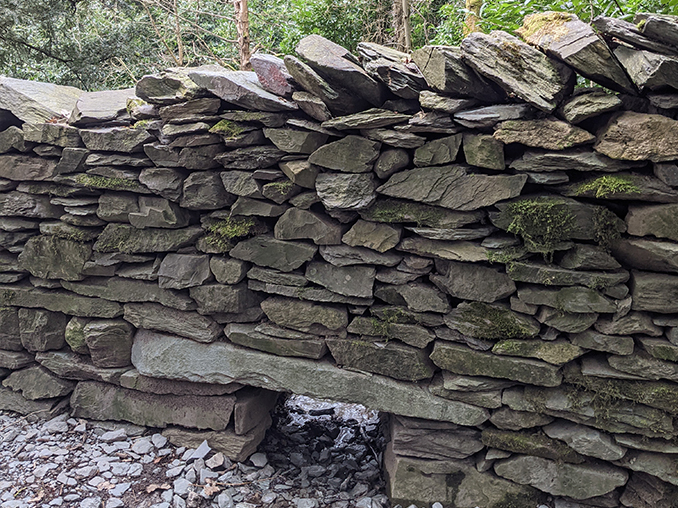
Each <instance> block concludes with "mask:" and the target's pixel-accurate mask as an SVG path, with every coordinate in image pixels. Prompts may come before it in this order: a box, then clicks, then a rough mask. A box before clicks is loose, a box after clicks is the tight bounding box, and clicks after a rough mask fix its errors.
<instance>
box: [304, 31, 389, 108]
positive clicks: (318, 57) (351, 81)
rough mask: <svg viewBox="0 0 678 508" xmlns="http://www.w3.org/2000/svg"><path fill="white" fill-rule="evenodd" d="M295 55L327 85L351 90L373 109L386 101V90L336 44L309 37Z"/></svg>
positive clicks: (317, 36) (313, 36) (312, 36)
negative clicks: (333, 84) (331, 84)
mask: <svg viewBox="0 0 678 508" xmlns="http://www.w3.org/2000/svg"><path fill="white" fill-rule="evenodd" d="M296 52H297V54H299V56H300V57H301V58H303V59H304V60H305V61H306V62H307V63H308V65H309V66H311V67H312V68H313V69H314V70H315V71H316V72H318V74H320V75H322V76H324V77H325V78H326V79H327V80H328V81H329V82H330V83H336V84H337V85H339V86H340V87H343V88H345V89H347V90H349V91H351V92H352V93H353V94H355V95H357V96H359V97H361V98H363V99H364V100H366V101H367V102H369V103H370V104H372V105H373V106H376V107H380V106H381V105H382V104H383V102H384V101H385V100H386V97H385V95H386V94H385V87H384V86H383V85H382V84H381V83H378V82H377V81H375V80H374V79H372V78H371V77H370V76H369V75H368V74H367V73H366V72H365V70H363V68H362V67H361V66H360V63H359V61H358V59H357V58H356V57H355V56H353V55H352V54H351V53H349V51H348V50H346V49H345V48H342V47H341V46H339V45H338V44H335V43H334V42H332V41H329V40H327V39H325V38H324V37H322V36H320V35H315V34H314V35H308V36H306V37H304V38H303V39H301V41H299V44H297V47H296ZM293 75H294V74H293Z"/></svg>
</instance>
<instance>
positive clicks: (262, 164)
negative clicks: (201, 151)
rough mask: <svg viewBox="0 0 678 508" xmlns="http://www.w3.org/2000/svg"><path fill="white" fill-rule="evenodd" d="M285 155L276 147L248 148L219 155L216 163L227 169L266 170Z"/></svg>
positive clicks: (215, 158) (215, 159) (216, 157)
mask: <svg viewBox="0 0 678 508" xmlns="http://www.w3.org/2000/svg"><path fill="white" fill-rule="evenodd" d="M285 155H286V153H285V152H283V151H282V150H279V149H278V148H276V147H274V146H247V147H242V148H236V149H235V150H230V151H228V152H223V153H219V154H218V155H216V156H215V157H214V161H216V162H218V163H220V164H221V165H222V166H224V167H225V168H227V169H250V170H251V169H265V168H270V167H271V166H274V165H275V164H276V163H278V161H280V159H282V158H283V157H284V156H285ZM189 169H190V168H189ZM204 169H209V168H204Z"/></svg>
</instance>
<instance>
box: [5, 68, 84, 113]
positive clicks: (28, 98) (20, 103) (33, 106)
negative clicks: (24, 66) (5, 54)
mask: <svg viewBox="0 0 678 508" xmlns="http://www.w3.org/2000/svg"><path fill="white" fill-rule="evenodd" d="M83 93H84V92H83V91H82V90H79V89H77V88H74V87H71V86H62V85H53V84H50V83H41V82H39V81H26V80H23V79H14V78H9V77H5V76H3V77H2V78H1V79H0V108H1V109H6V110H9V111H10V112H11V113H12V114H13V115H14V116H16V117H17V118H18V119H19V120H21V121H22V122H26V123H40V122H46V121H47V120H50V119H52V118H54V117H65V116H68V114H69V113H70V112H71V111H72V110H73V107H74V106H75V104H76V102H77V100H78V98H79V97H80V96H81V95H82V94H83Z"/></svg>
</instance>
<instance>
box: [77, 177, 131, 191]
mask: <svg viewBox="0 0 678 508" xmlns="http://www.w3.org/2000/svg"><path fill="white" fill-rule="evenodd" d="M75 181H76V182H77V183H79V184H80V185H84V186H85V187H91V188H93V189H110V190H136V189H138V188H139V182H137V181H136V180H126V179H125V178H110V177H107V176H96V175H86V174H80V175H78V176H77V177H76V178H75Z"/></svg>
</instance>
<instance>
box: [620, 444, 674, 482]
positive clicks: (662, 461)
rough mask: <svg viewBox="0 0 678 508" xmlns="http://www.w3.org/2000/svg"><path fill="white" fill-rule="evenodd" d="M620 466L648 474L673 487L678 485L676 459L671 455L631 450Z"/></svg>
mask: <svg viewBox="0 0 678 508" xmlns="http://www.w3.org/2000/svg"><path fill="white" fill-rule="evenodd" d="M620 464H622V465H623V466H624V467H628V468H629V469H631V470H633V471H640V472H643V473H648V474H651V475H652V476H656V477H657V478H660V479H662V480H664V481H665V482H668V483H670V484H672V485H678V478H677V477H676V474H675V457H672V456H671V455H663V454H659V453H650V452H644V451H637V450H629V452H628V453H627V454H626V456H625V457H624V458H623V459H621V461H620Z"/></svg>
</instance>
